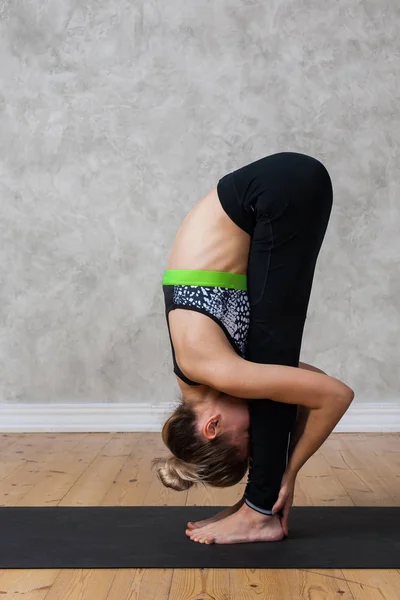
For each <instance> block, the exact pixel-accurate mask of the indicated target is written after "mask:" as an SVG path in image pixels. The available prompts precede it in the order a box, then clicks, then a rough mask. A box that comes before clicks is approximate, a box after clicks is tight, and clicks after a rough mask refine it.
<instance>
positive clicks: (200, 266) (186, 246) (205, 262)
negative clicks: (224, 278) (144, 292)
mask: <svg viewBox="0 0 400 600" xmlns="http://www.w3.org/2000/svg"><path fill="white" fill-rule="evenodd" d="M250 243H251V237H250V235H249V234H248V233H246V232H245V231H243V229H241V228H240V227H238V226H237V225H236V224H235V223H234V222H233V221H232V220H231V219H230V218H229V217H228V215H227V214H226V212H225V211H224V209H223V208H222V206H221V203H220V201H219V198H218V194H217V189H216V188H214V189H213V190H211V191H210V192H209V193H208V194H207V195H206V196H204V197H203V198H202V199H201V200H199V201H198V202H197V203H196V204H195V206H194V207H193V208H192V210H191V211H190V212H189V213H188V215H187V216H186V217H185V219H184V220H183V222H182V224H181V226H180V228H179V229H178V231H177V234H176V236H175V241H174V244H173V246H172V250H171V254H170V256H169V260H168V263H167V266H166V269H167V270H174V269H195V270H204V271H223V272H226V273H241V274H244V275H245V274H247V263H248V256H249V250H250ZM169 324H170V329H171V336H172V339H173V343H174V347H175V351H176V355H177V358H178V361H179V356H180V355H183V354H184V353H185V348H187V347H188V345H193V344H195V343H196V337H197V335H198V336H199V337H200V332H201V335H202V336H204V335H207V336H210V337H211V336H218V338H220V337H221V336H223V335H224V334H223V333H222V330H221V329H220V327H219V326H218V325H217V324H216V323H215V322H214V321H212V320H211V319H210V318H208V317H207V316H205V315H201V314H199V313H196V312H194V311H190V310H182V309H179V308H178V309H175V310H173V311H171V312H170V314H169ZM196 331H197V332H198V334H196ZM226 343H227V344H229V342H228V341H227V342H226ZM177 380H178V384H179V386H180V388H181V391H182V393H186V392H187V391H189V389H190V388H191V386H189V385H187V384H186V383H185V382H183V381H182V380H181V379H179V378H177Z"/></svg>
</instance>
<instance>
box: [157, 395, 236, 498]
mask: <svg viewBox="0 0 400 600" xmlns="http://www.w3.org/2000/svg"><path fill="white" fill-rule="evenodd" d="M196 423H197V416H196V413H195V412H194V410H193V408H192V406H190V405H189V404H185V402H184V401H183V399H181V403H180V404H179V406H177V408H175V410H174V412H173V413H172V415H171V416H170V417H169V418H168V419H167V420H166V421H165V423H164V425H163V428H162V433H161V436H162V440H163V442H164V444H165V445H166V446H167V448H168V449H169V450H170V451H171V452H172V454H173V456H171V457H170V458H155V459H154V460H153V461H152V467H157V475H158V478H159V479H160V481H161V482H162V483H163V485H165V487H170V488H172V489H174V490H178V491H183V490H187V489H188V488H190V487H191V486H192V485H194V484H197V483H200V484H203V485H205V484H208V485H211V486H214V487H229V486H231V485H235V484H236V483H239V481H241V479H243V477H244V475H245V474H246V471H247V468H248V459H247V458H246V459H245V460H243V459H240V458H239V449H238V448H236V446H234V445H233V444H232V443H231V442H230V440H229V438H228V436H227V434H225V433H222V434H220V435H218V436H217V437H216V438H214V439H212V440H207V439H205V438H203V437H202V436H201V434H200V433H199V432H198V431H197V427H196Z"/></svg>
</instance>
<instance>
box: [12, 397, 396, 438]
mask: <svg viewBox="0 0 400 600" xmlns="http://www.w3.org/2000/svg"><path fill="white" fill-rule="evenodd" d="M174 406H176V404H175V405H172V404H167V403H164V404H159V405H153V406H152V405H150V404H146V403H140V404H139V403H137V404H133V403H132V404H121V403H119V404H118V403H117V404H114V403H112V404H110V403H108V404H106V403H85V404H84V403H81V404H78V403H75V404H74V403H71V404H51V403H48V404H21V403H18V404H0V432H2V433H8V432H18V433H25V432H102V431H103V432H131V431H132V432H134V431H161V427H162V424H163V422H164V421H165V419H166V418H167V416H168V415H169V414H170V413H171V412H172V410H173V408H174ZM350 432H400V401H399V400H393V401H392V402H373V403H371V402H370V403H362V402H359V403H354V404H353V405H351V406H350V408H349V410H348V411H347V412H346V413H345V415H343V417H342V419H341V421H340V422H339V423H338V424H337V426H336V427H335V429H334V430H333V433H350Z"/></svg>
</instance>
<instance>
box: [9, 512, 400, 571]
mask: <svg viewBox="0 0 400 600" xmlns="http://www.w3.org/2000/svg"><path fill="white" fill-rule="evenodd" d="M222 508H223V507H218V506H217V507H213V506H211V507H210V506H194V507H190V506H185V507H181V506H169V507H167V506H164V507H149V506H133V507H121V506H120V507H65V508H64V507H63V508H60V507H37V508H33V507H28V508H24V507H16V508H0V568H1V569H60V568H61V569H75V568H76V569H78V568H91V569H96V568H107V569H115V568H147V569H148V568H171V569H179V568H216V569H218V568H219V569H221V568H225V569H237V568H240V569H243V568H249V569H277V568H279V569H308V568H315V569H329V568H331V569H335V568H336V569H398V568H399V567H400V507H347V506H346V507H343V506H330V507H326V506H323V507H318V506H293V507H292V509H291V512H290V522H289V537H288V538H284V539H283V540H282V541H280V542H257V543H246V544H232V545H222V544H221V545H218V544H210V545H206V544H200V543H196V542H192V541H191V540H190V539H189V538H188V537H187V536H186V535H185V528H186V523H187V522H188V521H197V520H200V519H205V518H209V517H210V516H212V515H214V514H216V513H217V512H219V511H220V510H222Z"/></svg>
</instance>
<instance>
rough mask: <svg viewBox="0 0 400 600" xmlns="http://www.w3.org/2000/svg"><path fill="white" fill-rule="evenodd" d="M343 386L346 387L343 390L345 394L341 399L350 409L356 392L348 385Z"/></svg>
mask: <svg viewBox="0 0 400 600" xmlns="http://www.w3.org/2000/svg"><path fill="white" fill-rule="evenodd" d="M343 386H344V389H343V392H342V395H341V398H342V400H343V403H344V404H345V405H346V406H348V407H349V406H350V404H351V403H352V402H353V400H354V396H355V394H354V390H352V389H351V388H350V387H349V386H348V385H346V384H343Z"/></svg>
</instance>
